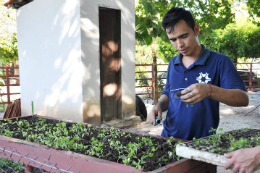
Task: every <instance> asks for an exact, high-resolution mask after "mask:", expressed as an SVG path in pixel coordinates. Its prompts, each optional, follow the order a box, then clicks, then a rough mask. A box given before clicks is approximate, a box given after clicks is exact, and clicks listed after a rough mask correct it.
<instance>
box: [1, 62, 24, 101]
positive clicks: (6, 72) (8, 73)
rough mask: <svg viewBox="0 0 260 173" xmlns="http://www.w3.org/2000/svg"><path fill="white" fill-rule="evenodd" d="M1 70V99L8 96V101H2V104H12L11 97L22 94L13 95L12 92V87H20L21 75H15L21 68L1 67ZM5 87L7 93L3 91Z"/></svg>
mask: <svg viewBox="0 0 260 173" xmlns="http://www.w3.org/2000/svg"><path fill="white" fill-rule="evenodd" d="M0 70H1V71H2V74H0V88H1V90H0V97H3V96H7V100H6V101H2V99H1V100H0V104H10V103H12V101H13V100H12V99H11V95H19V94H20V92H16V93H13V92H11V90H10V88H11V87H12V86H20V80H19V79H20V78H19V75H15V71H16V70H19V67H0ZM18 74H19V73H18ZM11 81H12V82H11ZM4 87H6V92H3V91H2V89H3V88H4Z"/></svg>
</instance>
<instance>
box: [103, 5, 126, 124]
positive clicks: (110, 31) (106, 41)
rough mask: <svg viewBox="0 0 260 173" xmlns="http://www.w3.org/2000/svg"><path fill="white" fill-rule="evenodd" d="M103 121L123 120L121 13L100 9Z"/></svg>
mask: <svg viewBox="0 0 260 173" xmlns="http://www.w3.org/2000/svg"><path fill="white" fill-rule="evenodd" d="M99 33H100V87H101V88H100V92H101V93H100V96H101V99H100V100H101V121H109V120H112V119H121V118H122V115H121V109H122V106H121V104H122V103H121V102H122V101H121V97H122V94H121V11H120V10H115V9H110V8H103V7H100V8H99Z"/></svg>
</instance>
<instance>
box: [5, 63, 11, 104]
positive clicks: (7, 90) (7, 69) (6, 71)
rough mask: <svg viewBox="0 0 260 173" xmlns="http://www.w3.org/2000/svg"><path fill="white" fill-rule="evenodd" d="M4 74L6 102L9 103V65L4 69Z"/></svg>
mask: <svg viewBox="0 0 260 173" xmlns="http://www.w3.org/2000/svg"><path fill="white" fill-rule="evenodd" d="M5 73H6V74H5V75H6V92H7V95H6V96H7V102H8V103H7V104H10V103H11V101H10V80H9V67H6V69H5Z"/></svg>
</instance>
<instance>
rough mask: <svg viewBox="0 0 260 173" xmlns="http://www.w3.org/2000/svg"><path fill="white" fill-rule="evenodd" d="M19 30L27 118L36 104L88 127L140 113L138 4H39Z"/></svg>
mask: <svg viewBox="0 0 260 173" xmlns="http://www.w3.org/2000/svg"><path fill="white" fill-rule="evenodd" d="M110 11H111V12H112V13H110ZM110 14H111V15H110ZM109 17H110V18H109ZM111 23H112V24H114V25H112V26H110V25H111ZM100 25H102V27H99V26H100ZM17 29H18V50H19V63H20V85H21V108H22V116H26V115H31V114H32V106H31V102H32V101H33V103H34V104H33V105H34V114H38V115H44V116H51V117H55V118H60V119H69V120H73V121H83V122H87V123H95V124H100V123H101V122H102V121H109V120H112V119H125V118H129V117H131V116H132V115H135V76H134V75H135V73H134V72H135V35H134V33H135V6H134V0H95V1H93V0H55V1H53V0H34V1H32V2H30V3H28V4H26V5H24V6H22V7H20V8H19V9H18V10H17ZM115 31H116V32H115ZM111 35H112V36H113V38H116V39H115V40H110V37H111ZM111 57H112V59H111ZM107 59H109V61H107ZM104 68H105V70H104ZM111 72H115V73H116V75H117V77H116V78H117V80H116V81H114V77H113V75H112V79H110V78H111V75H107V74H110V73H111ZM108 78H109V80H108ZM104 81H105V82H104ZM112 102H113V103H112ZM113 114H114V115H113Z"/></svg>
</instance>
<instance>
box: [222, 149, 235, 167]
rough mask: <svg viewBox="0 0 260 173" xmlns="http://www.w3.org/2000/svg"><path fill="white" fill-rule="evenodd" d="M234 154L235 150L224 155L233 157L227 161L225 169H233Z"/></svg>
mask: <svg viewBox="0 0 260 173" xmlns="http://www.w3.org/2000/svg"><path fill="white" fill-rule="evenodd" d="M233 155H234V152H231V153H227V154H225V155H224V156H225V157H226V158H231V159H230V160H229V161H227V162H226V163H225V165H224V168H225V169H231V167H232V166H233V165H234V161H233V159H232V157H233ZM233 169H234V168H233ZM233 169H232V170H233Z"/></svg>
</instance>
